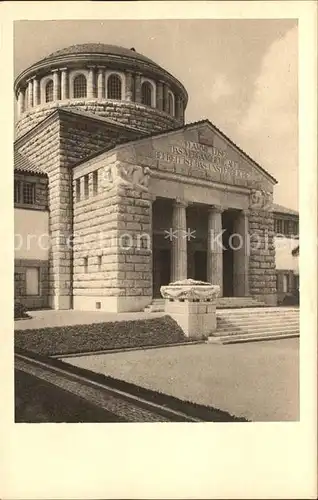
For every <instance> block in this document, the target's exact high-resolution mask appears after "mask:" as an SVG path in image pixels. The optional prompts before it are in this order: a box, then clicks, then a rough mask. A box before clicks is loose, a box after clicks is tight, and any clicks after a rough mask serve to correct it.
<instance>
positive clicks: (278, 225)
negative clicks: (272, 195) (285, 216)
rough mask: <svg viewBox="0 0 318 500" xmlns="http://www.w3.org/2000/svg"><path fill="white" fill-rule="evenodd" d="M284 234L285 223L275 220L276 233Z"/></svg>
mask: <svg viewBox="0 0 318 500" xmlns="http://www.w3.org/2000/svg"><path fill="white" fill-rule="evenodd" d="M282 232H283V221H282V219H275V233H276V234H282Z"/></svg>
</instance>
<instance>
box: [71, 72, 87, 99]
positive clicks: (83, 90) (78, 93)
mask: <svg viewBox="0 0 318 500" xmlns="http://www.w3.org/2000/svg"><path fill="white" fill-rule="evenodd" d="M86 96H87V82H86V77H85V76H84V75H78V76H76V77H75V78H74V81H73V97H74V98H75V99H79V98H81V97H86Z"/></svg>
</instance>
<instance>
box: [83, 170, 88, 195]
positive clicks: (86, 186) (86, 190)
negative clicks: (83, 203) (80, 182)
mask: <svg viewBox="0 0 318 500" xmlns="http://www.w3.org/2000/svg"><path fill="white" fill-rule="evenodd" d="M88 195H89V177H88V175H84V196H85V198H88Z"/></svg>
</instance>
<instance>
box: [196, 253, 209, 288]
mask: <svg viewBox="0 0 318 500" xmlns="http://www.w3.org/2000/svg"><path fill="white" fill-rule="evenodd" d="M194 279H195V280H199V281H206V280H207V251H206V250H197V251H195V252H194Z"/></svg>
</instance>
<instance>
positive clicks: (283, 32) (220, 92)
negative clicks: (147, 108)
mask: <svg viewBox="0 0 318 500" xmlns="http://www.w3.org/2000/svg"><path fill="white" fill-rule="evenodd" d="M26 40H27V43H26ZM89 42H95V43H96V42H101V43H109V44H114V45H121V46H124V47H127V48H130V47H134V48H135V49H136V51H137V52H140V53H142V54H144V55H145V56H147V57H149V58H150V59H153V60H154V61H155V62H156V63H158V64H159V65H160V66H162V67H163V68H165V69H167V70H168V71H169V72H170V73H172V74H173V75H174V76H175V77H177V78H178V79H179V80H180V81H181V82H182V83H183V85H184V86H185V88H186V89H187V91H188V94H189V103H188V106H187V109H186V113H185V119H186V123H190V122H193V121H197V120H202V119H204V118H207V119H209V120H210V121H211V122H212V123H213V124H214V125H216V126H217V127H218V128H219V129H221V130H222V131H223V132H224V133H225V134H226V135H227V136H228V137H230V139H231V140H232V141H234V142H235V143H236V144H237V145H238V146H239V147H241V148H242V149H243V150H244V151H246V153H248V155H249V156H251V157H252V158H253V159H254V160H255V161H257V162H258V163H259V164H260V165H261V166H262V167H263V168H265V169H266V170H267V171H268V172H269V173H270V174H271V175H273V176H274V177H275V178H276V179H277V181H278V184H277V185H276V186H275V188H274V201H275V202H276V203H279V204H281V205H284V206H286V207H289V208H293V209H296V210H297V209H298V60H297V55H298V27H297V20H293V19H277V20H276V19H268V20H265V19H262V20H260V19H258V20H248V19H243V20H230V19H224V20H223V19H222V20H213V19H202V20H191V19H187V20H134V21H133V20H126V21H122V20H120V21H116V20H114V21H112V20H105V21H99V20H97V21H90V20H87V21H86V20H85V21H17V22H15V27H14V71H15V76H17V75H18V74H19V73H20V72H21V71H22V70H23V69H25V68H26V67H28V66H29V65H30V64H32V63H34V62H36V61H37V60H39V59H41V58H43V57H45V56H47V55H48V54H49V53H51V52H54V51H55V50H58V49H61V48H64V47H67V46H69V45H74V44H77V43H89Z"/></svg>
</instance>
